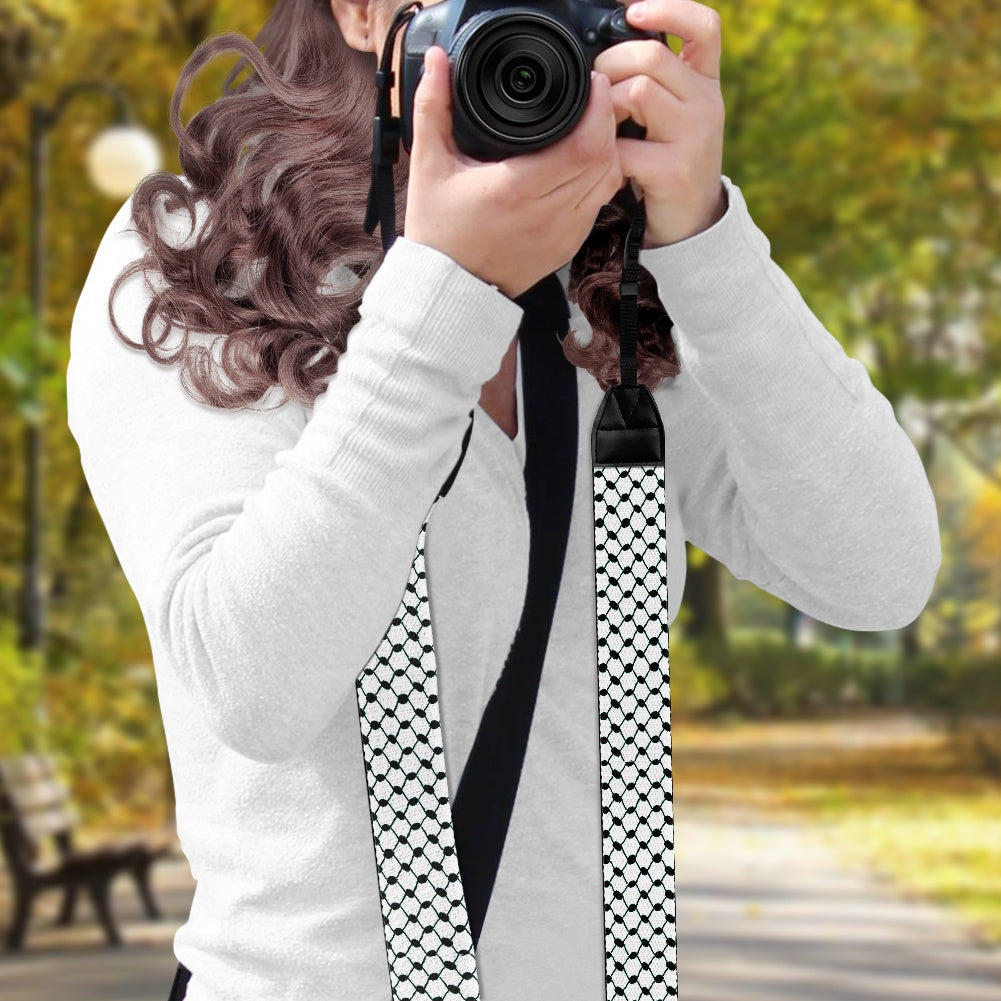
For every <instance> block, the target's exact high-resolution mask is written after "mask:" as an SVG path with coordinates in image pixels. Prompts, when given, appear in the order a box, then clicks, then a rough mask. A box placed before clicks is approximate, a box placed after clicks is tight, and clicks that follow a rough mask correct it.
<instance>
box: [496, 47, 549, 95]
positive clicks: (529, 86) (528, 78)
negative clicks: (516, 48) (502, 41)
mask: <svg viewBox="0 0 1001 1001" xmlns="http://www.w3.org/2000/svg"><path fill="white" fill-rule="evenodd" d="M517 59H518V62H517V64H515V65H509V66H507V67H504V68H503V69H502V70H500V71H499V72H498V74H497V75H498V77H499V84H500V87H501V89H503V90H504V96H505V97H506V98H507V99H508V100H511V101H518V100H526V99H531V98H533V97H537V96H538V93H539V87H540V86H541V83H540V81H541V80H542V79H543V73H537V72H536V70H535V67H533V66H532V65H531V62H530V61H529V59H528V58H526V57H522V56H519V57H517ZM511 63H514V59H512V60H511Z"/></svg>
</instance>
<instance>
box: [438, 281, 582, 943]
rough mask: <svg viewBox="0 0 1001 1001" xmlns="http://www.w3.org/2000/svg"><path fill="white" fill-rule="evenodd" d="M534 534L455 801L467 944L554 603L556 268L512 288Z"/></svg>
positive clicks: (519, 753) (517, 762)
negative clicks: (517, 615)
mask: <svg viewBox="0 0 1001 1001" xmlns="http://www.w3.org/2000/svg"><path fill="white" fill-rule="evenodd" d="M514 301H515V302H518V303H520V304H521V305H522V306H523V307H524V309H525V314H524V316H523V317H522V323H521V326H520V327H519V329H518V337H519V339H520V341H521V358H522V369H523V374H522V385H523V401H524V411H525V414H524V419H525V494H526V501H527V505H528V516H529V524H530V528H531V540H530V545H529V558H528V585H527V590H526V594H525V604H524V606H523V608H522V612H521V620H520V622H519V624H518V628H517V630H516V631H515V635H514V639H513V641H512V644H511V649H510V651H509V652H508V655H507V660H506V662H505V665H504V669H503V671H502V672H501V675H500V677H499V678H498V681H497V685H496V687H495V688H494V691H493V692H492V694H491V696H490V699H489V701H488V702H487V705H486V708H485V709H484V712H483V717H482V719H481V721H480V725H479V729H478V730H477V733H476V738H475V740H474V742H473V746H472V748H471V749H470V752H469V757H468V759H467V761H466V766H465V768H464V769H463V772H462V777H461V779H460V780H459V784H458V788H457V790H456V793H455V797H454V802H453V804H452V824H453V827H454V830H455V844H456V852H457V854H458V862H459V871H460V874H461V876H462V887H463V892H464V894H465V898H466V909H467V911H468V914H469V924H470V930H471V932H472V936H473V944H474V946H475V944H476V943H477V942H478V941H479V937H480V930H481V929H482V927H483V922H484V919H485V917H486V913H487V906H488V905H489V903H490V896H491V893H492V891H493V886H494V882H495V880H496V877H497V870H498V868H499V866H500V859H501V853H502V852H503V850H504V842H505V839H506V837H507V831H508V827H509V825H510V820H511V813H512V811H513V809H514V802H515V796H516V794H517V791H518V783H519V779H520V778H521V768H522V763H523V761H524V758H525V749H526V747H527V745H528V735H529V730H530V729H531V725H532V716H533V714H534V712H535V703H536V696H537V694H538V687H539V680H540V678H541V675H542V665H543V662H544V659H545V653H546V646H547V644H548V641H549V632H550V627H551V625H552V621H553V615H554V613H555V610H556V598H557V595H558V594H559V588H560V579H561V577H562V574H563V562H564V557H565V555H566V548H567V538H568V536H569V531H570V516H571V513H572V511H573V499H574V485H575V480H576V473H577V420H578V412H577V369H576V367H575V366H573V365H571V364H570V363H569V362H568V361H567V360H566V357H565V355H564V354H563V349H562V347H561V346H560V337H561V336H562V335H563V334H565V332H566V329H567V323H568V320H569V316H570V310H569V307H568V305H567V300H566V295H565V293H564V291H563V285H562V283H561V282H560V280H559V278H558V276H557V275H556V274H555V273H551V274H549V275H547V276H546V277H545V278H543V279H542V280H541V281H540V282H538V283H537V284H536V285H534V286H532V288H531V289H529V290H528V291H527V292H525V293H523V294H522V295H521V296H518V297H517V298H516V299H515V300H514Z"/></svg>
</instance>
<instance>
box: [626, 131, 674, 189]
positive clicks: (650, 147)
mask: <svg viewBox="0 0 1001 1001" xmlns="http://www.w3.org/2000/svg"><path fill="white" fill-rule="evenodd" d="M675 141H677V140H675ZM615 148H616V149H617V150H618V153H619V164H620V165H621V167H622V173H623V175H625V176H626V177H630V178H633V179H634V180H635V181H636V183H637V184H638V185H639V186H640V187H641V188H642V189H643V193H644V196H645V197H646V198H649V199H652V200H658V199H668V198H670V197H672V195H673V196H674V197H677V184H676V183H675V181H676V178H675V177H674V176H673V174H672V172H671V170H670V169H669V168H665V166H664V164H665V157H664V150H663V148H660V149H658V148H657V146H656V145H655V144H654V143H650V142H647V141H646V140H645V139H627V138H619V139H616V140H615ZM634 190H635V189H634Z"/></svg>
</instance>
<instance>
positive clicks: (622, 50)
mask: <svg viewBox="0 0 1001 1001" xmlns="http://www.w3.org/2000/svg"><path fill="white" fill-rule="evenodd" d="M640 9H642V16H640V14H639V11H640ZM626 20H627V21H628V23H629V24H630V25H632V26H633V27H635V28H641V29H643V30H645V31H662V32H668V33H670V34H672V35H676V36H677V37H679V38H681V39H682V40H683V41H684V45H683V47H682V50H681V52H680V54H677V55H676V54H675V53H674V52H672V51H671V49H669V48H668V47H667V46H666V45H665V44H664V43H663V42H662V41H660V40H659V39H656V38H650V39H635V40H632V41H628V42H617V43H616V44H615V45H612V46H610V47H609V48H607V49H605V50H604V51H603V52H601V53H599V54H598V56H597V57H596V58H595V60H594V64H593V65H594V69H595V71H596V72H598V73H604V74H605V75H606V76H607V77H608V79H609V82H610V83H611V84H612V103H613V104H614V106H615V117H616V121H617V122H623V121H625V120H626V119H627V118H631V119H632V120H633V121H634V122H636V123H637V124H639V125H643V126H645V127H646V130H647V131H646V138H645V139H627V138H623V137H619V138H617V139H616V140H615V142H616V146H617V147H618V152H619V162H620V163H621V165H622V173H623V175H624V176H626V177H629V178H632V179H633V180H634V181H635V182H636V184H637V185H638V186H639V188H641V189H642V197H643V200H644V202H645V204H646V219H647V225H646V233H645V238H644V240H643V246H644V247H655V246H661V245H663V244H666V243H677V242H678V241H679V240H684V239H686V238H687V237H689V236H694V235H695V234H696V233H701V232H702V231H703V230H704V229H708V228H709V227H710V226H711V225H712V224H713V223H714V222H716V221H717V220H718V219H720V218H721V217H722V215H723V214H724V213H725V212H726V208H727V193H726V189H725V188H724V187H723V181H722V169H723V120H724V108H723V95H722V93H721V91H720V83H719V66H720V49H721V41H720V38H721V31H720V16H719V14H718V12H717V11H715V10H713V8H712V7H707V6H706V5H705V4H701V3H697V2H696V0H642V2H641V0H632V2H630V3H629V4H628V6H627V8H626ZM637 194H639V192H637Z"/></svg>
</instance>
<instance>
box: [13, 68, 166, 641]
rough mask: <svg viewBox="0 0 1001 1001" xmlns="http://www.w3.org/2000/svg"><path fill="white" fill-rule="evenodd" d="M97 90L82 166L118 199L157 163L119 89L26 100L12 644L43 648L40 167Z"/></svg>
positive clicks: (102, 84) (87, 84) (100, 84)
mask: <svg viewBox="0 0 1001 1001" xmlns="http://www.w3.org/2000/svg"><path fill="white" fill-rule="evenodd" d="M95 90H96V91H101V92H103V93H105V94H107V95H108V96H109V97H110V98H111V99H112V100H113V101H114V103H115V109H116V112H117V121H116V124H115V125H114V126H113V127H112V128H110V129H107V130H106V131H104V132H102V133H101V134H100V135H99V136H98V137H97V139H96V140H95V142H94V143H93V145H92V146H91V147H90V149H89V150H88V152H87V171H88V174H89V176H90V179H91V181H92V183H93V184H94V186H95V187H96V188H97V189H98V190H99V191H100V192H101V193H102V194H105V195H108V196H109V197H114V198H125V197H127V196H128V195H129V194H131V193H132V192H133V191H134V190H135V187H136V185H137V184H138V183H139V181H141V180H142V178H143V177H145V176H146V175H147V174H149V173H152V172H153V171H154V170H158V169H159V168H160V163H161V161H160V151H159V147H158V145H157V143H156V140H155V139H154V138H153V137H152V136H151V135H150V134H149V133H148V132H147V131H146V130H145V129H143V128H141V127H140V126H138V125H136V124H135V122H134V118H133V116H132V113H131V111H130V109H129V106H128V102H127V100H126V97H125V95H124V93H123V92H122V91H121V90H120V89H119V88H118V87H116V86H114V85H113V84H110V83H108V82H106V81H103V80H84V81H80V82H78V83H74V84H71V85H70V86H68V87H66V88H64V89H63V91H62V92H61V93H60V94H59V97H58V99H57V100H56V103H55V104H54V105H53V106H52V107H51V108H47V107H44V106H42V105H39V104H33V105H32V106H31V117H30V135H29V148H30V157H31V261H30V275H31V279H30V280H31V299H32V309H33V313H34V321H35V322H34V325H33V328H32V342H31V352H30V358H29V371H30V397H29V407H28V413H27V423H26V425H25V440H24V448H25V468H26V485H25V526H26V532H25V546H24V573H23V575H24V580H23V591H22V595H21V619H20V632H19V636H18V646H19V648H20V649H21V650H33V651H37V652H38V654H39V655H42V654H43V653H44V636H45V602H44V597H43V594H42V586H41V577H42V546H41V524H42V490H41V474H40V466H41V454H42V417H41V398H40V397H41V394H40V393H39V387H38V383H39V346H40V343H41V340H42V336H43V331H44V325H45V253H46V249H45V215H46V193H47V191H46V179H47V173H48V133H49V131H50V130H51V129H52V128H53V126H54V125H55V124H56V122H57V121H58V120H59V117H60V116H61V115H62V113H63V110H64V109H65V108H66V105H67V104H68V103H69V102H70V100H72V98H74V97H75V96H76V95H77V94H79V93H82V92H84V91H95Z"/></svg>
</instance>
